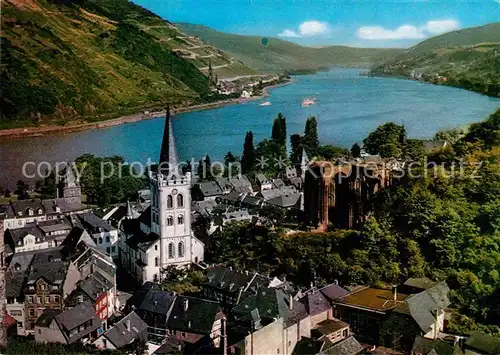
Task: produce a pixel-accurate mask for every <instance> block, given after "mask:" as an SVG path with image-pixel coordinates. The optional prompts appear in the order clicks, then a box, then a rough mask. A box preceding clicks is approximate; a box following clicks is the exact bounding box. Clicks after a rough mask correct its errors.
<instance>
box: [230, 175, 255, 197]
mask: <svg viewBox="0 0 500 355" xmlns="http://www.w3.org/2000/svg"><path fill="white" fill-rule="evenodd" d="M229 183H230V184H231V185H232V186H233V189H234V190H235V191H237V192H239V193H242V194H245V193H246V194H253V187H252V184H251V183H250V180H248V178H247V177H246V175H237V176H234V177H231V178H229Z"/></svg>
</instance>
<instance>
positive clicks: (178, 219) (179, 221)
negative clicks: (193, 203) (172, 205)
mask: <svg viewBox="0 0 500 355" xmlns="http://www.w3.org/2000/svg"><path fill="white" fill-rule="evenodd" d="M177 224H184V216H183V215H180V216H178V217H177Z"/></svg>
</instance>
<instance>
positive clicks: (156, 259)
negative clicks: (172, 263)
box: [155, 257, 158, 266]
mask: <svg viewBox="0 0 500 355" xmlns="http://www.w3.org/2000/svg"><path fill="white" fill-rule="evenodd" d="M155 266H158V257H156V258H155Z"/></svg>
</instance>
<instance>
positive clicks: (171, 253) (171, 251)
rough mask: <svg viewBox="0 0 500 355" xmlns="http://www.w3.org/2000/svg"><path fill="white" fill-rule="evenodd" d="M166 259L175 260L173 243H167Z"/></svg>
mask: <svg viewBox="0 0 500 355" xmlns="http://www.w3.org/2000/svg"><path fill="white" fill-rule="evenodd" d="M168 258H169V259H173V258H175V254H174V243H168Z"/></svg>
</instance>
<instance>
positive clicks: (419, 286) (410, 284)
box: [399, 277, 437, 295]
mask: <svg viewBox="0 0 500 355" xmlns="http://www.w3.org/2000/svg"><path fill="white" fill-rule="evenodd" d="M436 284H437V282H435V281H432V280H430V279H428V278H427V277H411V278H409V279H408V280H406V281H405V282H404V284H402V285H401V286H400V288H399V289H400V291H401V292H403V293H406V294H409V295H411V294H413V293H419V292H422V291H425V290H427V289H429V288H431V287H433V286H435V285H436Z"/></svg>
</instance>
